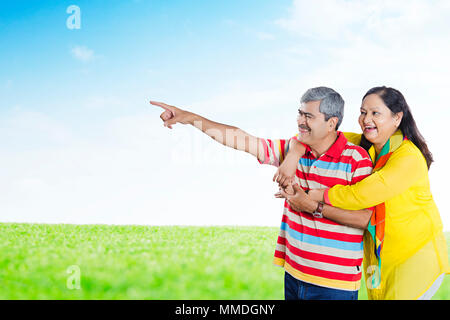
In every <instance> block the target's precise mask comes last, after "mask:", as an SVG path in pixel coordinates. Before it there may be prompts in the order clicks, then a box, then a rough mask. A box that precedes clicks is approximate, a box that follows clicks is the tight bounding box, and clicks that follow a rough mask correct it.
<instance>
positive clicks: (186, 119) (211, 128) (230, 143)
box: [150, 101, 264, 160]
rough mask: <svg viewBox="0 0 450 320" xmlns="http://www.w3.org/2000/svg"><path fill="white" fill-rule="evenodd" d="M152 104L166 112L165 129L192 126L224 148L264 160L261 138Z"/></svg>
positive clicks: (152, 102) (158, 104) (164, 115)
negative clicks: (175, 125) (184, 125)
mask: <svg viewBox="0 0 450 320" xmlns="http://www.w3.org/2000/svg"><path fill="white" fill-rule="evenodd" d="M150 103H151V104H152V105H155V106H158V107H161V108H163V109H164V110H165V111H164V112H163V113H162V114H161V115H160V118H161V119H162V120H163V121H164V126H165V127H168V128H170V129H172V125H174V124H176V123H182V124H190V125H192V126H194V127H196V128H197V129H199V130H201V131H202V132H203V133H205V134H207V135H208V136H210V137H211V138H213V139H214V140H216V141H217V142H219V143H221V144H223V145H224V146H227V147H230V148H233V149H236V150H241V151H245V152H247V153H250V154H251V155H253V156H255V157H256V158H257V159H258V160H262V159H263V158H264V150H263V147H262V144H261V141H260V138H257V137H255V136H252V135H250V134H248V133H247V132H245V131H243V130H241V129H239V128H237V127H234V126H229V125H226V124H222V123H218V122H214V121H211V120H209V119H206V118H204V117H202V116H200V115H198V114H195V113H193V112H189V111H187V110H182V109H180V108H177V107H174V106H171V105H168V104H165V103H162V102H156V101H150Z"/></svg>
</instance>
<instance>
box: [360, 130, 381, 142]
mask: <svg viewBox="0 0 450 320" xmlns="http://www.w3.org/2000/svg"><path fill="white" fill-rule="evenodd" d="M363 135H364V137H365V138H366V139H367V141H369V142H370V143H375V142H376V141H377V137H378V135H377V134H375V133H373V132H364V133H363Z"/></svg>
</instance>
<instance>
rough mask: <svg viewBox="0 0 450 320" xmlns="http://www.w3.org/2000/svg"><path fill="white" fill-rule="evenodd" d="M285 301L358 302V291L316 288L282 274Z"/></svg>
mask: <svg viewBox="0 0 450 320" xmlns="http://www.w3.org/2000/svg"><path fill="white" fill-rule="evenodd" d="M284 298H285V299H286V300H358V291H347V290H339V289H331V288H326V287H320V286H316V285H314V284H311V283H307V282H303V281H301V280H298V279H296V278H294V277H293V276H291V275H290V274H289V273H287V272H286V271H285V272H284Z"/></svg>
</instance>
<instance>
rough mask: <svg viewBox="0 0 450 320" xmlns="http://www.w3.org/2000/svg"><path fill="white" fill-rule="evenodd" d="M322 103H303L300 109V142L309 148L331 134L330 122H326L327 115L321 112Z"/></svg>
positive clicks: (298, 121)
mask: <svg viewBox="0 0 450 320" xmlns="http://www.w3.org/2000/svg"><path fill="white" fill-rule="evenodd" d="M319 106H320V101H310V102H306V103H302V104H301V105H300V109H298V117H297V124H298V131H299V140H300V141H301V142H303V143H305V144H307V145H309V146H314V145H316V144H318V143H319V144H320V142H321V141H322V140H323V139H324V138H325V137H326V136H327V135H328V134H330V133H331V132H333V131H334V129H333V130H330V120H331V119H330V120H328V121H325V115H324V114H323V113H320V111H319Z"/></svg>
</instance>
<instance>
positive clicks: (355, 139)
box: [342, 132, 362, 146]
mask: <svg viewBox="0 0 450 320" xmlns="http://www.w3.org/2000/svg"><path fill="white" fill-rule="evenodd" d="M342 133H343V134H344V136H345V137H346V138H347V140H348V142H350V143H353V144H356V145H357V146H359V144H360V143H361V136H362V134H361V133H354V132H342Z"/></svg>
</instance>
